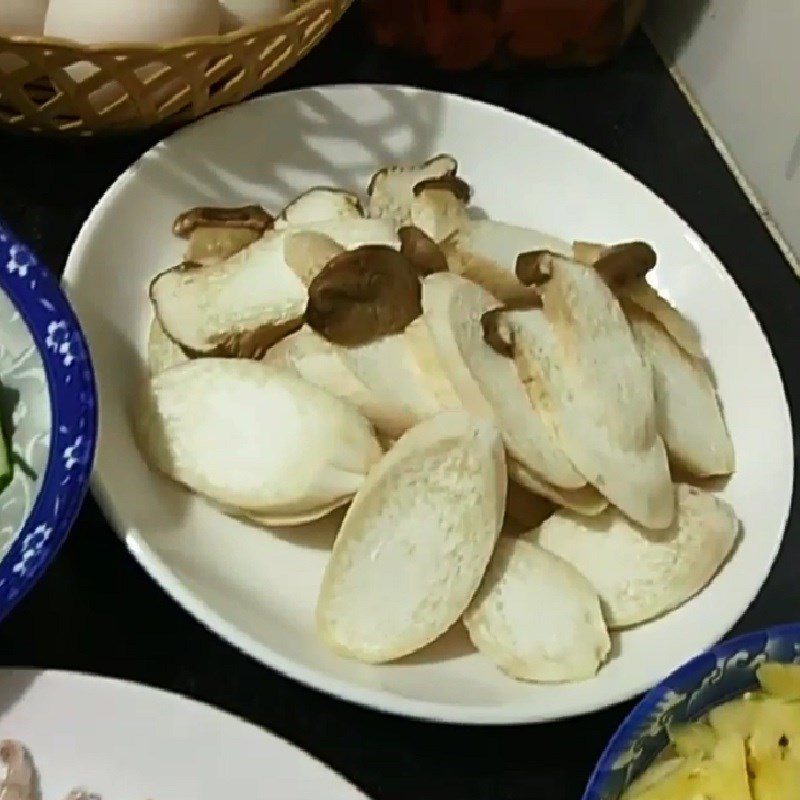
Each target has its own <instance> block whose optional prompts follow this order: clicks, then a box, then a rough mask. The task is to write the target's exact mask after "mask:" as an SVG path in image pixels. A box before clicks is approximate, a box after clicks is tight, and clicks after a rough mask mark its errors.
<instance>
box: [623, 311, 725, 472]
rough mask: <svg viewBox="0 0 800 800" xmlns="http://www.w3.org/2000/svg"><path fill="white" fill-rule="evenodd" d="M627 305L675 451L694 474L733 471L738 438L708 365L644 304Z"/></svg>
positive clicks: (663, 428) (662, 428) (660, 422)
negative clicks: (730, 427) (733, 436)
mask: <svg viewBox="0 0 800 800" xmlns="http://www.w3.org/2000/svg"><path fill="white" fill-rule="evenodd" d="M623 308H624V310H625V313H626V314H627V317H628V321H629V322H630V325H631V330H632V331H633V335H634V336H635V337H636V341H637V343H638V344H639V347H640V348H641V351H642V354H643V355H644V357H645V358H646V359H647V361H648V362H649V363H650V365H651V367H652V369H653V381H654V386H655V397H656V423H657V426H658V430H659V433H660V434H661V436H662V437H663V439H664V443H665V444H666V445H667V450H668V451H669V453H670V456H671V457H672V459H673V460H674V461H675V462H676V463H678V464H679V465H680V466H681V467H682V468H683V469H685V470H687V471H688V472H689V473H690V474H692V475H697V476H699V477H703V478H705V477H709V476H712V475H729V474H730V473H732V472H733V470H734V466H735V464H734V454H733V442H732V441H731V437H730V434H729V433H728V430H727V428H726V426H725V419H724V418H723V416H722V409H721V408H720V404H719V398H718V397H717V392H716V390H715V388H714V384H713V382H712V380H711V376H710V372H709V368H708V365H707V364H706V363H704V362H703V361H700V360H698V359H696V358H693V357H692V356H690V355H689V354H688V353H687V352H685V351H684V350H683V349H681V348H680V347H679V346H678V344H677V343H676V342H675V341H674V340H673V339H672V337H671V336H670V335H669V334H668V333H667V331H666V330H665V329H664V328H663V327H662V325H661V324H660V323H659V322H658V321H657V320H656V319H655V318H654V317H652V316H650V314H648V313H647V312H645V311H643V310H642V309H641V308H640V307H639V306H637V305H635V304H634V303H632V302H631V301H630V300H628V301H625V302H624V304H623Z"/></svg>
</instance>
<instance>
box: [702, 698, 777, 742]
mask: <svg viewBox="0 0 800 800" xmlns="http://www.w3.org/2000/svg"><path fill="white" fill-rule="evenodd" d="M762 702H763V701H762V700H760V699H758V698H757V697H747V696H745V697H741V698H739V699H738V700H731V701H730V702H729V703H724V704H723V705H721V706H717V707H716V708H712V709H711V711H710V712H709V714H708V724H709V725H710V726H711V727H712V728H713V730H714V732H715V733H716V734H717V736H720V737H722V736H738V737H739V738H740V739H746V738H747V737H748V736H749V735H750V734H751V733H752V732H753V730H754V728H755V725H756V719H757V718H758V716H759V714H760V713H761V708H760V707H761V704H762Z"/></svg>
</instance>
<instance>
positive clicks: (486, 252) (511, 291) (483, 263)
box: [443, 220, 571, 302]
mask: <svg viewBox="0 0 800 800" xmlns="http://www.w3.org/2000/svg"><path fill="white" fill-rule="evenodd" d="M443 249H444V251H445V255H446V256H447V263H448V266H449V267H450V270H451V272H455V273H456V274H458V275H463V276H464V277H466V278H469V279H470V280H471V281H474V282H475V283H478V284H480V285H481V286H483V287H484V289H487V290H488V291H489V292H491V293H492V294H493V295H494V296H495V297H496V298H497V299H498V300H500V301H501V302H508V301H513V300H520V299H522V300H526V299H530V298H531V297H534V296H535V295H536V290H535V289H531V288H530V287H529V286H526V285H525V284H523V283H522V282H521V281H520V279H519V278H518V277H517V273H516V268H517V262H518V260H519V259H520V257H521V256H522V255H523V254H526V253H531V252H537V251H551V252H554V253H561V254H568V253H569V252H570V251H571V247H570V245H569V244H567V243H566V242H562V241H560V240H558V239H556V238H554V237H552V236H548V235H547V234H544V233H539V232H538V231H535V230H531V229H529V228H521V227H518V226H516V225H508V224H506V223H504V222H495V221H494V220H470V221H469V222H467V223H466V224H465V225H463V226H462V227H461V228H459V229H458V231H456V233H455V234H453V236H451V237H450V238H448V239H447V240H446V241H445V242H444V244H443Z"/></svg>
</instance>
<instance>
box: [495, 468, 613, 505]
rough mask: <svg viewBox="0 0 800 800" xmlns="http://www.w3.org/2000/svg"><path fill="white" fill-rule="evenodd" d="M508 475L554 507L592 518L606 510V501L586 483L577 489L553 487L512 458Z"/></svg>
mask: <svg viewBox="0 0 800 800" xmlns="http://www.w3.org/2000/svg"><path fill="white" fill-rule="evenodd" d="M508 474H509V477H510V478H512V479H513V480H514V481H516V482H517V483H519V485H520V486H522V487H524V488H525V489H527V490H528V491H529V492H533V493H534V494H537V495H541V496H542V497H544V498H547V500H549V501H550V502H551V503H553V504H555V505H556V506H560V507H562V508H568V509H570V511H574V512H575V513H576V514H582V515H583V516H586V517H593V516H595V515H597V514H599V513H600V512H601V511H604V510H605V509H606V508H608V500H606V498H605V497H603V495H602V494H600V492H598V491H597V489H595V488H594V486H591V485H590V484H588V483H587V484H586V485H585V486H580V487H578V488H577V489H564V488H562V487H561V486H554V485H553V484H552V483H548V482H547V481H545V480H543V479H542V478H540V477H539V476H538V475H535V474H534V473H532V472H531V471H530V470H528V469H526V468H525V467H523V466H522V465H521V464H519V463H518V462H517V461H515V460H514V459H513V458H509V459H508Z"/></svg>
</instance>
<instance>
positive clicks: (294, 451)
mask: <svg viewBox="0 0 800 800" xmlns="http://www.w3.org/2000/svg"><path fill="white" fill-rule="evenodd" d="M137 423H138V434H139V440H140V443H141V445H142V449H143V451H144V453H145V454H146V455H147V457H148V460H149V461H150V463H151V464H152V465H153V466H154V467H155V468H157V469H158V470H160V471H161V472H163V473H164V474H166V475H167V476H169V477H171V478H173V479H174V480H176V481H178V482H179V483H183V484H185V485H186V486H188V487H189V488H190V489H192V490H194V491H195V492H198V493H200V494H203V495H206V496H207V497H209V498H211V499H213V500H215V501H217V502H218V503H220V504H223V505H226V506H229V507H233V508H236V509H239V510H240V511H250V512H254V513H256V514H261V515H264V516H267V515H273V514H278V515H281V516H286V515H299V514H302V513H304V512H307V511H309V510H312V511H313V510H315V509H318V508H320V507H321V506H323V505H325V504H330V503H334V502H338V501H340V500H342V499H343V498H347V497H351V496H352V495H353V494H355V492H356V490H357V489H358V488H359V486H361V484H362V482H363V480H364V478H365V476H366V475H367V473H368V472H369V470H370V469H371V468H372V466H373V465H374V464H375V463H376V462H377V461H378V459H379V458H380V456H381V448H380V445H379V444H378V441H377V440H376V438H375V435H374V433H373V431H372V428H371V426H370V424H369V423H368V422H367V420H366V419H364V417H362V416H361V415H360V414H359V413H358V412H357V411H356V410H355V409H354V408H353V407H352V406H351V405H349V404H348V403H345V402H343V401H342V400H339V399H338V398H335V397H333V396H332V395H329V394H328V393H327V392H324V391H322V390H321V389H319V388H317V387H316V386H313V385H312V384H310V383H308V382H307V381H304V380H303V379H302V378H300V377H299V376H298V375H296V374H294V373H292V372H289V371H285V370H280V369H275V368H271V367H268V366H266V365H265V364H262V363H260V362H257V361H245V360H239V359H216V358H204V359H197V360H194V361H190V362H188V363H187V364H183V365H180V366H177V367H173V368H172V369H168V370H166V371H165V372H162V373H160V374H159V375H156V376H155V377H153V378H151V380H150V383H149V386H148V391H147V392H146V395H145V398H144V402H143V404H142V406H141V407H140V409H139V413H138V414H137Z"/></svg>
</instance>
